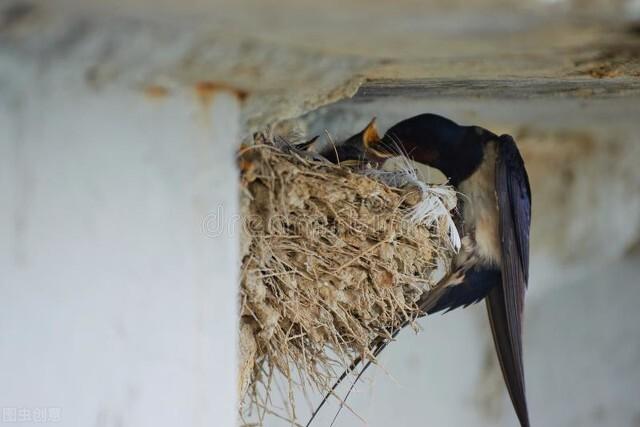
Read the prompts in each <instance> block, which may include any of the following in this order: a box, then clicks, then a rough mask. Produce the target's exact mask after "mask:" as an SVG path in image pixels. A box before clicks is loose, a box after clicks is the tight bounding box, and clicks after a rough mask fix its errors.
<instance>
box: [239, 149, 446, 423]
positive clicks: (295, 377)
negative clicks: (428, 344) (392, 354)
mask: <svg viewBox="0 0 640 427" xmlns="http://www.w3.org/2000/svg"><path fill="white" fill-rule="evenodd" d="M239 161H240V169H241V171H242V180H241V182H242V191H243V201H242V204H241V206H242V213H243V220H244V221H243V225H244V226H243V238H242V245H243V259H242V270H241V271H242V273H241V320H240V368H239V369H240V376H239V385H238V388H239V392H240V395H241V398H242V405H241V408H240V412H241V416H242V417H244V416H245V415H247V414H251V415H250V416H251V418H253V419H255V420H256V421H255V422H256V423H257V424H261V423H262V421H263V420H264V417H265V416H266V414H272V415H275V416H278V417H283V418H285V419H288V420H293V422H294V423H295V420H296V418H297V417H296V411H295V408H296V407H295V401H294V389H296V388H300V389H302V390H303V391H306V390H305V388H306V387H311V388H313V389H316V390H319V391H321V392H325V391H327V390H328V389H330V387H331V385H332V383H333V382H334V381H335V379H336V378H337V376H339V374H340V373H341V371H342V370H343V369H344V368H345V367H346V366H348V365H349V364H350V363H351V361H352V360H353V358H354V357H355V356H357V355H361V356H363V357H365V358H367V357H369V358H371V357H372V355H371V354H370V352H369V344H370V343H371V342H372V341H373V340H374V339H375V338H377V337H380V336H388V335H389V331H390V330H392V329H393V328H394V327H397V326H398V325H400V324H402V323H404V322H405V321H406V320H408V319H409V320H410V319H414V318H415V317H416V316H417V315H418V314H419V313H418V310H417V307H416V304H415V302H416V300H417V299H418V298H419V297H420V295H421V294H422V293H423V292H428V291H429V289H430V288H432V287H433V286H434V285H435V284H436V283H437V282H438V280H439V279H440V278H441V277H442V276H443V274H444V272H445V271H446V270H447V268H448V265H449V263H450V259H451V257H452V255H453V253H454V252H455V248H454V246H455V244H456V243H455V238H454V239H453V242H452V234H451V233H452V230H451V217H450V215H449V211H450V210H451V209H452V208H453V207H454V206H455V194H454V193H453V191H452V190H451V189H449V188H448V187H443V186H437V187H427V186H425V185H424V184H418V183H417V182H416V180H415V175H412V173H414V172H412V171H411V170H410V168H407V169H406V170H405V171H404V172H401V173H400V174H397V173H396V174H395V175H394V174H386V173H380V172H377V171H372V170H371V169H366V168H362V165H358V169H357V170H352V169H351V168H348V167H346V166H344V165H343V166H337V165H333V164H330V163H328V162H326V161H321V160H317V159H315V160H314V159H310V158H308V157H306V156H302V155H300V154H297V153H296V152H295V151H291V150H287V149H284V150H283V149H281V148H278V147H275V146H274V145H272V144H265V143H262V144H256V145H252V146H250V147H247V148H245V149H244V150H243V151H242V152H241V154H240V156H239ZM398 177H400V178H402V179H400V180H398ZM385 181H386V182H387V183H393V185H395V186H391V185H388V184H387V183H385ZM454 230H455V228H454ZM454 234H455V233H454ZM277 373H279V374H281V376H282V377H284V378H285V380H286V382H287V383H286V384H285V385H284V386H282V387H281V389H280V391H279V393H280V394H281V395H282V398H283V399H284V402H285V407H282V408H278V407H277V405H276V404H275V403H274V400H273V399H272V393H273V392H274V391H277V390H278V386H277V383H276V382H275V379H274V375H275V374H277ZM243 419H244V418H243Z"/></svg>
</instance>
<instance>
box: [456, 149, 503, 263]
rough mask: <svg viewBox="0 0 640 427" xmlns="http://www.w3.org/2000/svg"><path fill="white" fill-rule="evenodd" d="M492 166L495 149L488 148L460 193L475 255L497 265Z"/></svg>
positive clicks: (496, 227)
mask: <svg viewBox="0 0 640 427" xmlns="http://www.w3.org/2000/svg"><path fill="white" fill-rule="evenodd" d="M495 164H496V156H495V150H494V146H493V145H490V146H487V148H486V151H485V158H484V160H483V162H482V164H481V165H480V167H479V168H478V170H477V171H476V172H475V173H474V174H473V175H471V176H470V177H469V178H468V179H466V180H465V181H463V182H462V183H461V184H460V186H459V190H460V192H462V193H463V196H462V198H463V206H462V218H463V221H464V229H465V230H464V231H465V233H471V235H472V236H473V241H474V242H475V248H474V252H475V255H476V256H477V257H478V259H479V260H480V261H481V262H482V263H483V264H491V265H495V266H500V264H501V263H500V259H501V249H500V231H499V228H498V202H497V198H496V192H495V188H496V186H495Z"/></svg>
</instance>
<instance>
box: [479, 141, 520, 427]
mask: <svg viewBox="0 0 640 427" xmlns="http://www.w3.org/2000/svg"><path fill="white" fill-rule="evenodd" d="M497 146H498V159H497V162H496V194H497V198H498V209H499V216H500V221H499V223H500V226H499V228H500V242H501V255H502V265H501V278H502V286H496V287H494V288H493V289H492V290H491V291H490V292H489V295H488V297H487V310H488V312H489V320H490V322H491V329H492V332H493V338H494V342H495V345H496V351H497V353H498V358H499V360H500V366H501V368H502V373H503V375H504V378H505V382H506V384H507V388H508V390H509V395H510V396H511V401H512V402H513V406H514V408H515V410H516V414H517V415H518V419H519V420H520V424H521V425H522V426H523V427H528V426H529V415H528V410H527V401H526V396H525V383H524V368H523V363H522V314H523V309H524V294H525V291H526V288H527V281H528V278H529V226H530V223H531V190H530V187H529V179H528V177H527V171H526V170H525V167H524V162H523V160H522V157H521V156H520V152H519V151H518V148H517V147H516V144H515V142H514V141H513V139H512V138H511V137H510V136H508V135H503V136H501V137H500V142H499V143H498V144H497Z"/></svg>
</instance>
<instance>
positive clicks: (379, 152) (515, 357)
mask: <svg viewBox="0 0 640 427" xmlns="http://www.w3.org/2000/svg"><path fill="white" fill-rule="evenodd" d="M323 154H325V155H326V156H325V157H327V158H329V159H330V160H331V161H334V162H336V161H349V160H363V159H365V160H368V161H371V162H375V163H382V162H384V160H385V159H387V158H390V157H395V156H397V155H401V154H402V155H405V156H408V157H409V158H411V159H412V160H414V161H416V162H418V163H422V164H425V165H427V166H430V167H433V168H436V169H438V170H440V171H441V172H442V173H443V174H444V175H445V176H446V177H447V178H448V179H449V183H450V184H451V185H452V186H453V187H454V188H455V189H456V190H457V191H458V192H459V193H461V194H462V197H459V202H458V209H457V213H456V216H457V218H456V223H457V225H458V228H459V231H460V234H461V235H463V236H465V238H464V239H463V241H464V242H466V243H465V245H464V246H465V247H463V249H462V250H461V251H459V253H458V255H457V256H456V259H454V261H453V267H452V271H451V273H450V274H449V275H448V276H447V277H446V278H445V279H443V281H442V282H441V283H439V284H438V285H437V286H436V287H435V288H434V290H433V291H431V292H429V293H426V294H425V296H424V297H423V298H421V299H420V300H419V302H418V306H419V308H420V309H421V311H422V313H424V314H432V313H436V312H440V311H444V312H448V311H450V310H453V309H455V308H458V307H467V306H469V305H470V304H474V303H477V302H479V301H481V300H482V299H485V301H486V306H487V312H488V315H489V323H490V325H491V330H492V333H493V340H494V344H495V348H496V352H497V355H498V360H499V362H500V367H501V369H502V374H503V377H504V380H505V383H506V386H507V389H508V392H509V395H510V397H511V401H512V403H513V406H514V409H515V412H516V415H517V417H518V419H519V421H520V425H521V426H522V427H529V425H530V424H529V415H528V410H527V401H526V396H525V382H524V368H523V362H522V313H523V308H524V294H525V290H526V287H527V282H528V276H529V274H528V271H529V226H530V221H531V190H530V187H529V179H528V176H527V171H526V169H525V166H524V162H523V160H522V157H521V156H520V152H519V151H518V148H517V146H516V144H515V141H514V140H513V138H512V137H511V136H509V135H500V136H498V135H496V134H494V133H492V132H490V131H488V130H486V129H483V128H481V127H478V126H460V125H458V124H456V123H455V122H453V121H451V120H449V119H446V118H444V117H441V116H438V115H434V114H421V115H418V116H415V117H412V118H409V119H406V120H404V121H401V122H399V123H397V124H396V125H394V126H393V127H391V128H390V129H389V130H388V131H387V132H386V133H385V135H384V136H383V137H382V138H380V137H379V136H378V133H377V131H376V129H375V121H372V122H371V123H369V125H368V126H367V127H366V128H365V129H364V130H363V131H362V132H360V133H358V134H356V135H354V136H353V137H351V138H349V139H348V140H346V141H345V143H344V144H341V145H339V146H338V147H331V148H329V149H327V150H325V152H324V153H323ZM406 324H407V323H405V324H404V325H402V326H401V327H400V328H396V329H395V330H393V331H391V332H392V333H391V334H390V335H391V337H390V338H393V337H395V335H396V334H397V333H398V331H399V330H400V329H401V328H402V327H404V326H406ZM389 342H390V339H379V340H377V341H376V342H374V343H373V344H372V347H371V352H372V354H373V356H374V358H375V356H377V355H378V354H379V353H380V351H382V349H384V347H386V345H387V344H388V343H389ZM361 361H362V360H361V358H357V359H356V360H355V361H354V363H353V364H352V365H351V366H350V367H349V368H348V370H347V371H346V372H345V373H344V374H343V375H342V376H341V377H340V378H339V379H338V381H337V382H336V385H335V386H334V387H333V389H332V391H331V393H332V392H333V390H334V389H335V387H336V386H337V385H338V384H339V383H340V382H341V381H342V380H343V379H344V378H345V376H346V375H347V374H348V373H349V372H351V371H353V369H355V367H356V366H357V365H358V364H359V363H360V362H361ZM370 363H371V361H369V362H368V363H367V364H366V365H365V366H364V368H363V369H362V370H361V371H360V374H359V375H358V377H357V378H356V381H357V380H358V378H359V377H360V375H361V374H362V372H364V370H365V369H366V368H367V367H368V366H369V365H370ZM325 400H326V397H325ZM322 403H324V401H323V402H322ZM318 409H319V407H318V408H317V409H316V411H314V414H313V415H312V419H313V417H314V416H315V414H316V413H317V410H318Z"/></svg>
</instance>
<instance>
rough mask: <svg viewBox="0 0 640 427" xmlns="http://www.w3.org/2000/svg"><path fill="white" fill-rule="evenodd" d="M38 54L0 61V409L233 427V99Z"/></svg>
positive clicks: (15, 413) (72, 419) (64, 417)
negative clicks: (110, 81) (94, 76)
mask: <svg viewBox="0 0 640 427" xmlns="http://www.w3.org/2000/svg"><path fill="white" fill-rule="evenodd" d="M30 59H33V58H28V57H22V58H20V61H15V62H11V58H10V57H9V56H8V55H6V56H3V57H2V66H1V67H0V295H1V298H2V309H1V310H0V384H2V386H0V406H1V407H2V408H3V412H2V414H0V417H5V418H4V421H6V422H13V421H18V422H21V423H20V424H19V425H32V424H33V425H41V424H40V422H41V421H58V422H60V425H64V426H83V427H85V426H154V427H157V426H180V425H184V426H205V425H206V426H213V425H215V426H230V425H234V422H235V409H234V406H235V390H236V379H235V370H234V368H235V360H236V359H235V342H236V334H235V329H236V300H237V280H236V274H237V265H238V260H237V255H236V254H237V250H236V240H237V239H236V236H233V235H231V234H230V233H228V232H224V230H223V232H219V229H218V228H216V225H215V224H216V221H219V220H220V219H219V218H217V219H216V218H212V217H211V215H210V214H211V213H223V214H224V216H225V218H231V217H232V215H234V214H235V212H236V195H237V191H236V185H237V179H236V169H235V149H236V147H237V139H236V134H237V133H238V129H237V123H238V117H239V101H238V99H237V97H236V96H235V95H234V94H232V93H230V92H224V91H222V92H217V93H214V94H212V95H213V98H212V99H211V102H210V103H208V102H206V100H205V99H199V98H198V97H196V95H195V91H193V90H192V89H191V88H188V87H187V88H183V89H180V90H174V91H173V92H172V93H170V94H168V95H167V96H155V97H153V96H146V95H144V94H143V93H142V92H141V91H139V90H137V89H133V88H130V87H119V86H117V85H111V86H109V87H107V88H103V89H101V90H95V89H93V88H90V87H88V86H87V85H86V84H85V83H84V80H83V79H82V78H81V75H82V72H83V70H84V68H81V67H76V65H75V64H74V63H71V62H66V61H64V60H60V61H57V62H55V63H53V64H52V63H47V62H46V61H39V62H34V63H29V60H30ZM62 59H64V58H62ZM205 219H207V220H208V221H209V222H208V227H209V229H203V222H204V221H205ZM222 221H224V219H222ZM43 408H49V409H47V413H46V414H45V413H43ZM14 417H15V418H14ZM16 418H17V420H16ZM2 420H3V418H0V421H2Z"/></svg>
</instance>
